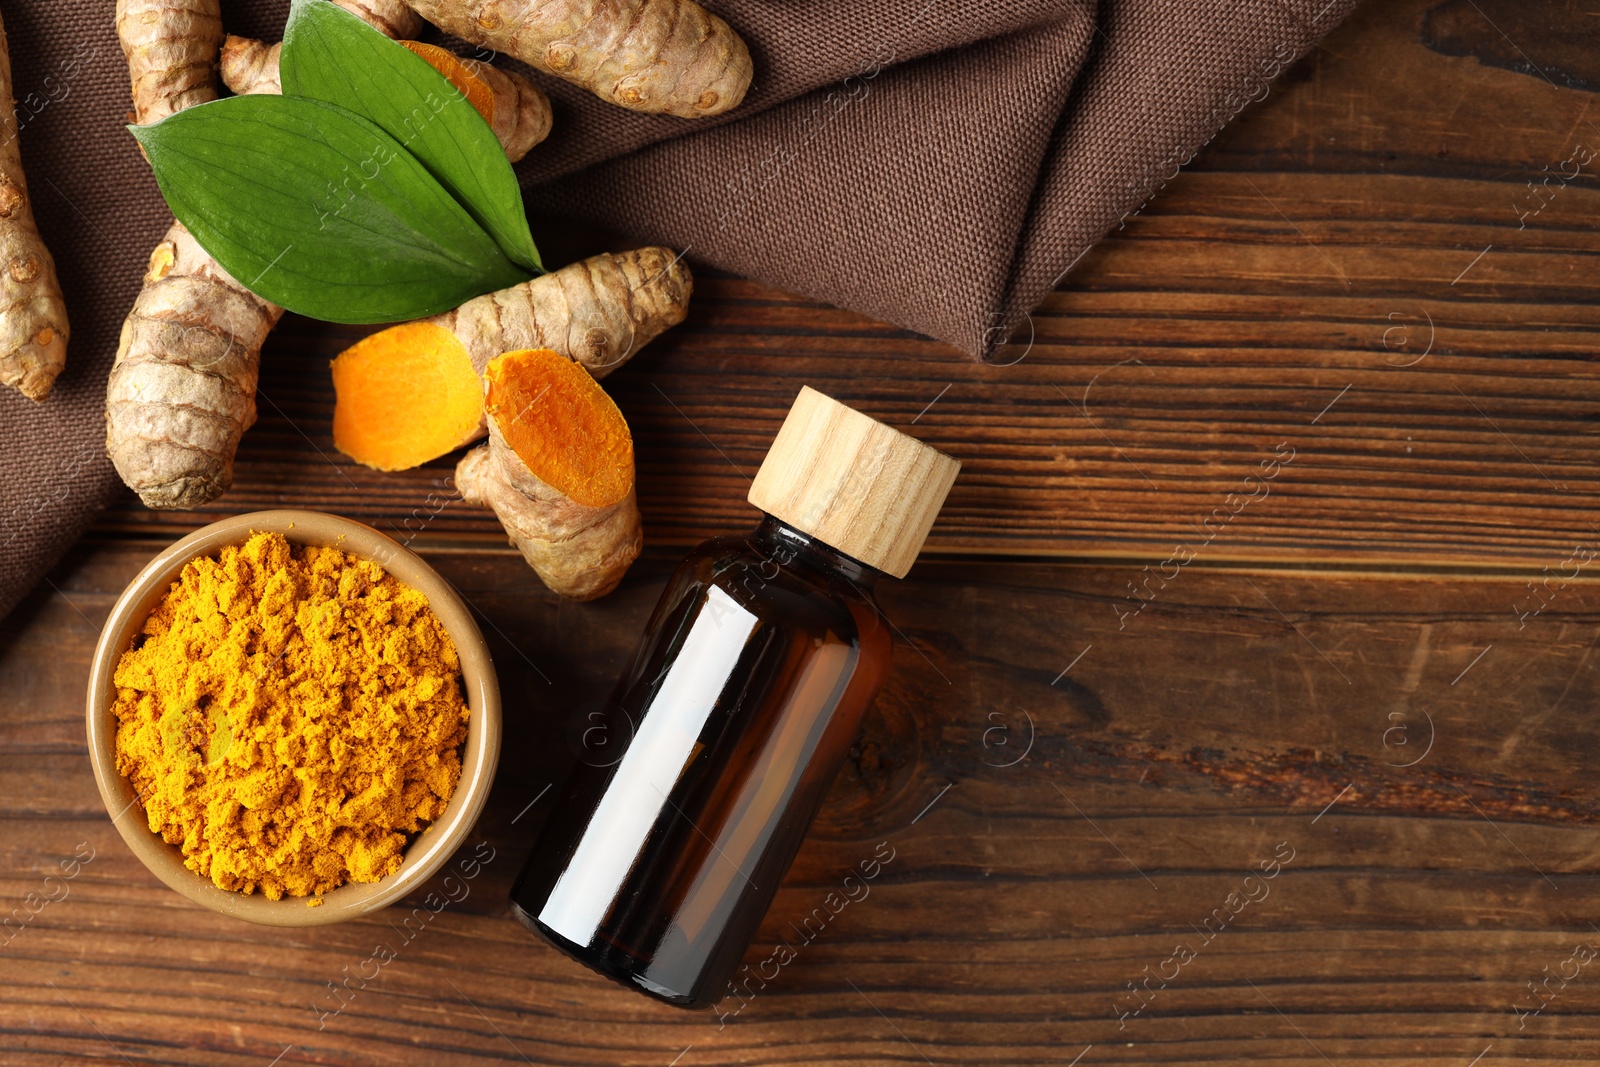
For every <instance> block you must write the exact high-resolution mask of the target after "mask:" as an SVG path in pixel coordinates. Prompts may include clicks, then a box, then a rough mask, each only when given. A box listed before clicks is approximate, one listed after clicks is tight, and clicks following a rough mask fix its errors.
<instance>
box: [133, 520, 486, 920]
mask: <svg viewBox="0 0 1600 1067" xmlns="http://www.w3.org/2000/svg"><path fill="white" fill-rule="evenodd" d="M460 672H461V664H460V660H459V659H458V657H457V654H456V649H455V645H454V643H453V642H452V641H451V640H450V637H449V635H448V634H447V633H446V632H445V630H444V627H443V626H442V625H441V624H440V622H439V620H438V618H437V617H436V616H435V615H434V614H433V612H432V610H431V609H430V608H429V607H428V602H427V599H426V598H425V597H424V596H423V595H422V594H421V593H418V592H417V591H416V590H413V589H411V588H409V587H407V586H405V585H403V584H401V583H400V582H399V581H398V580H397V579H395V578H394V577H392V576H391V575H389V574H387V573H385V572H384V570H383V568H381V567H380V566H379V565H378V564H376V563H374V562H372V561H370V560H362V559H358V558H356V557H354V556H351V555H348V554H346V553H344V552H341V551H339V550H338V549H335V548H319V547H310V546H299V545H296V546H291V545H290V544H289V542H288V541H287V540H286V539H285V538H284V537H283V535H282V534H276V533H258V534H253V535H252V536H251V537H250V539H249V540H248V541H247V542H246V543H244V544H243V545H232V546H228V547H226V548H224V549H223V550H222V552H221V553H220V555H219V556H217V557H202V558H199V559H195V560H192V561H190V562H189V563H188V564H187V565H186V566H185V567H184V568H183V571H182V573H181V574H180V575H179V577H178V580H177V581H175V582H174V583H173V584H172V587H171V589H170V590H169V591H168V593H167V595H166V597H165V598H164V599H163V600H162V601H161V602H160V604H159V605H158V606H157V607H156V609H155V610H154V611H153V612H152V613H151V614H150V616H149V618H148V619H146V620H145V623H144V626H143V628H142V632H141V633H140V635H139V637H138V638H136V639H135V641H134V646H133V647H132V648H130V649H129V650H128V651H126V652H125V653H124V654H123V656H122V659H121V661H120V662H119V663H118V665H117V669H116V673H115V675H114V680H115V684H116V686H117V699H116V702H115V704H114V705H113V711H114V713H115V715H116V717H117V721H118V726H117V739H116V760H117V770H118V771H119V772H120V773H121V774H123V775H125V776H126V777H127V778H128V779H129V780H130V781H131V782H132V784H133V786H134V788H135V789H136V790H137V791H138V794H139V795H140V796H141V797H143V798H144V807H145V813H146V816H147V818H148V821H149V825H150V829H151V830H152V831H153V832H155V833H158V834H160V835H161V836H162V837H163V838H164V839H165V840H166V841H168V842H169V843H171V844H174V845H177V846H179V848H180V849H181V850H182V852H183V856H184V863H185V865H186V866H188V867H189V869H190V870H193V871H196V872H198V873H199V874H202V875H204V876H206V877H208V878H210V879H211V881H212V882H213V883H215V884H216V885H217V886H219V887H220V888H222V889H229V890H238V891H240V892H244V893H250V892H255V891H257V890H259V891H260V892H261V893H263V894H264V895H266V896H267V897H268V898H270V899H273V900H278V899H280V898H282V897H283V896H285V895H289V896H295V897H301V896H317V895H320V894H322V893H325V892H328V891H329V890H332V889H334V888H336V887H338V886H340V885H342V884H344V883H346V882H375V881H378V880H379V879H381V878H383V877H384V876H386V875H389V874H393V873H394V872H395V871H396V870H398V869H399V867H400V862H401V858H402V856H403V853H404V851H405V848H406V845H407V843H408V842H409V840H410V839H411V835H414V834H416V833H418V832H419V831H421V830H422V829H424V828H425V826H426V825H427V824H428V823H430V822H432V821H433V820H436V819H438V818H439V817H440V816H441V815H443V813H444V810H445V805H446V804H447V803H448V802H449V800H450V796H451V794H452V793H453V792H454V791H455V788H456V784H457V782H458V780H459V779H460V776H461V754H460V749H461V746H462V744H463V742H464V741H465V740H466V730H467V719H468V713H469V709H468V708H467V705H466V701H465V699H464V698H463V695H462V686H461V681H460Z"/></svg>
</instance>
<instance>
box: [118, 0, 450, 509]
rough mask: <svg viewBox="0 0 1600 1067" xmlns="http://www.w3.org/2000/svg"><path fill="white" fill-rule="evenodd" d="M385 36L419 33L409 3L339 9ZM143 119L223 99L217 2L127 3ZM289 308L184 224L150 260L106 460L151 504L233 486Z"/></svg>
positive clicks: (121, 29) (211, 494)
mask: <svg viewBox="0 0 1600 1067" xmlns="http://www.w3.org/2000/svg"><path fill="white" fill-rule="evenodd" d="M340 2H341V5H342V6H344V7H346V8H348V9H349V10H351V11H354V12H355V13H356V14H358V15H361V16H362V17H363V18H366V19H367V20H368V21H370V22H372V23H373V24H374V25H376V26H378V28H379V29H381V30H384V31H385V32H406V33H408V34H416V33H417V32H419V31H420V29H421V22H420V20H418V19H417V17H416V15H415V13H414V12H411V11H410V10H409V9H408V8H405V7H404V6H403V5H401V4H400V3H399V0H340ZM117 34H118V37H119V38H120V40H121V42H122V50H123V53H124V54H125V55H126V56H127V57H128V66H129V70H130V71H131V73H132V79H133V95H134V116H135V121H137V122H140V123H148V122H155V121H157V120H158V119H162V118H165V117H166V116H167V115H169V114H172V113H174V112H176V111H179V110H181V109H183V108H185V107H189V106H192V105H194V104H201V103H205V102H206V101H208V100H214V99H215V98H216V96H217V84H216V64H217V57H218V53H219V52H220V46H221V43H222V21H221V19H220V17H219V16H218V10H217V0H118V3H117ZM282 315H283V309H282V308H280V307H278V306H277V305H276V304H272V303H269V302H268V301H266V300H263V299H261V298H260V297H258V296H256V295H255V294H254V293H252V292H250V291H249V290H248V289H247V288H245V286H243V285H241V284H240V283H239V282H238V281H237V280H235V279H234V278H233V277H232V276H230V275H229V274H228V272H227V271H225V270H223V269H222V267H221V265H220V264H218V263H217V262H216V261H215V260H214V259H212V258H211V257H210V256H209V255H208V254H207V253H206V252H205V250H204V249H202V248H201V247H200V245H199V243H198V242H196V241H195V239H194V238H193V237H192V236H191V235H190V234H189V231H188V230H186V229H185V228H184V227H183V226H182V225H181V224H180V223H177V222H174V223H173V224H172V228H171V229H169V230H168V231H167V234H166V237H164V238H163V239H162V241H161V243H160V244H158V245H157V246H156V248H155V251H153V252H152V253H151V254H150V265H149V269H148V271H147V272H146V274H145V279H144V288H143V289H142V290H141V291H140V293H139V296H138V299H137V300H135V301H134V305H133V310H132V311H130V312H129V313H128V318H127V320H126V321H125V322H124V323H123V324H122V338H121V341H120V343H119V344H118V346H117V357H116V362H115V363H114V365H113V366H112V368H111V376H110V378H109V379H108V380H107V382H106V454H107V455H109V456H110V457H111V462H112V464H113V465H114V466H115V467H116V469H117V473H118V474H119V475H121V476H122V480H123V481H124V482H126V483H127V485H128V487H129V488H131V489H133V490H134V491H135V492H136V493H138V494H139V499H140V500H142V501H143V502H144V504H145V506H146V507H151V508H195V507H199V506H200V505H202V504H205V503H208V502H209V501H211V500H214V499H216V498H217V497H218V496H220V495H221V494H222V493H224V492H226V491H227V489H228V487H229V486H230V485H232V484H233V456H234V452H235V451H237V450H238V447H239V438H240V437H241V436H242V435H243V434H244V431H245V430H247V429H249V428H250V426H251V425H252V424H253V423H254V422H255V419H256V403H255V392H256V378H257V375H258V373H259V369H260V358H261V345H262V342H263V341H265V340H266V337H267V334H268V333H269V332H271V330H272V327H273V326H274V325H276V324H277V321H278V319H279V318H280V317H281V316H282Z"/></svg>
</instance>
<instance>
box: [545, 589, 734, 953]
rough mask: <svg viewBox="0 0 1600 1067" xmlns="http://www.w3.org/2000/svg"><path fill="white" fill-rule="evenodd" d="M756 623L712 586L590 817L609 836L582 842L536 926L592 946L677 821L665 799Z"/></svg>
mask: <svg viewBox="0 0 1600 1067" xmlns="http://www.w3.org/2000/svg"><path fill="white" fill-rule="evenodd" d="M757 621H758V620H757V619H756V617H755V616H754V615H753V614H751V613H750V611H749V610H747V609H746V608H745V607H744V605H742V604H740V603H739V602H738V601H736V600H734V599H733V598H732V597H730V596H729V595H728V594H727V593H725V592H723V591H722V590H721V589H720V588H718V587H717V586H711V587H710V589H709V591H708V594H707V597H706V603H705V604H704V605H703V607H702V608H701V610H700V613H699V615H697V616H696V617H695V621H694V625H693V626H691V627H690V629H689V635H688V637H686V638H685V639H684V642H683V648H682V649H681V650H680V651H679V653H678V656H677V659H676V660H675V661H674V662H673V664H672V667H671V669H670V670H669V671H668V672H667V677H666V678H665V679H664V680H663V681H662V683H661V688H660V689H659V690H658V691H657V692H656V696H655V700H654V701H652V702H651V704H650V706H649V707H648V708H646V709H645V711H644V715H643V718H642V721H641V722H640V725H639V732H638V733H637V734H636V735H635V736H634V738H633V741H632V742H631V743H630V744H629V746H628V751H627V752H626V753H625V754H624V755H623V757H622V760H621V763H620V765H619V766H618V767H617V769H616V772H615V776H614V777H613V779H612V782H611V786H610V788H608V789H607V790H606V792H605V796H604V797H602V798H601V801H600V804H599V806H598V807H597V808H596V809H595V812H594V814H593V816H591V818H590V827H591V829H592V828H594V827H604V829H605V832H604V833H593V832H590V833H586V834H585V835H584V836H583V839H582V841H581V842H580V843H579V845H578V848H577V850H576V851H575V852H574V853H573V855H572V860H571V861H570V862H569V863H568V864H567V867H566V869H565V870H564V871H563V872H562V873H561V877H560V878H559V879H558V880H557V881H556V885H555V888H554V889H553V890H552V891H551V893H550V896H549V899H548V900H546V901H545V905H544V907H543V908H542V909H540V911H539V921H540V922H542V923H544V924H545V925H546V926H548V927H549V928H550V929H552V930H554V931H555V932H556V933H558V934H560V935H561V936H562V937H565V938H567V939H568V940H570V941H573V942H576V943H577V944H580V945H587V944H588V943H589V942H590V940H591V939H592V938H593V936H594V933H595V931H596V930H597V929H599V927H600V924H601V922H602V921H603V920H604V919H605V916H606V913H607V912H608V911H610V910H611V905H612V902H613V901H614V900H615V899H616V897H617V893H618V891H619V890H620V889H621V888H622V885H623V882H624V881H625V880H626V879H627V877H628V872H629V870H631V869H632V867H633V864H634V860H635V859H637V858H638V855H639V853H640V852H641V851H642V850H643V848H644V846H645V842H646V841H647V840H648V839H649V837H650V832H651V831H652V830H653V829H654V828H655V827H656V825H657V823H658V822H660V821H662V820H663V819H667V820H671V819H672V818H673V817H674V816H675V815H676V814H677V812H676V809H675V808H674V807H673V806H672V803H671V801H670V800H669V799H668V794H670V793H671V792H672V788H673V786H674V785H675V784H676V783H677V781H678V776H679V775H680V774H682V773H683V768H684V766H685V765H686V764H687V763H688V762H689V759H690V757H691V756H692V755H693V753H694V749H695V745H696V743H697V742H698V741H699V740H700V732H701V730H703V729H704V728H705V724H706V719H708V718H709V717H710V715H711V712H712V709H713V708H715V707H716V704H717V700H718V698H720V697H721V696H722V691H723V689H724V688H725V687H726V686H727V684H728V678H729V677H730V676H731V675H732V674H733V670H734V667H735V666H737V665H738V662H739V656H740V655H741V654H742V653H743V652H744V647H745V644H746V642H747V641H748V640H749V638H750V635H751V634H752V633H753V632H754V631H755V628H756V623H757Z"/></svg>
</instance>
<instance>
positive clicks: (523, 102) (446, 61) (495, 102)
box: [222, 36, 551, 163]
mask: <svg viewBox="0 0 1600 1067" xmlns="http://www.w3.org/2000/svg"><path fill="white" fill-rule="evenodd" d="M400 43H401V44H403V45H405V46H406V47H407V48H409V49H411V51H413V52H415V53H416V54H417V55H418V56H420V57H422V58H423V59H425V60H426V61H427V62H428V65H429V66H431V67H433V69H434V70H437V71H438V72H439V73H440V74H443V75H444V76H445V77H446V78H448V79H449V80H450V83H451V84H452V85H454V86H455V87H456V88H457V89H459V90H461V93H462V95H463V96H465V97H466V98H467V102H468V103H470V104H471V105H472V106H473V107H474V108H476V109H477V111H478V114H480V115H482V116H483V119H484V121H485V122H487V123H488V124H489V128H490V129H492V130H494V135H495V137H497V138H498V139H499V141H500V144H501V146H502V147H504V148H505V150H506V156H507V157H508V158H509V159H510V160H511V162H513V163H515V162H517V160H519V159H521V158H522V157H523V156H525V155H527V154H528V150H529V149H531V148H532V147H533V146H534V145H536V144H538V143H539V142H540V141H542V140H544V139H545V138H546V137H548V136H549V135H550V120H551V119H550V98H549V97H547V96H545V95H544V90H542V89H540V88H539V87H538V86H537V85H534V84H533V82H531V81H529V80H528V79H527V78H525V77H523V76H522V75H521V74H516V73H513V72H510V71H503V70H497V69H495V68H494V67H493V66H491V65H490V64H488V63H480V62H479V61H478V60H476V59H463V58H462V57H460V56H458V55H456V54H455V53H454V52H451V51H449V50H448V49H445V48H440V47H438V46H437V45H431V44H421V43H419V42H417V41H401V42H400ZM282 48H283V46H282V45H281V44H274V45H267V44H263V43H262V42H260V41H255V40H251V39H250V38H248V37H231V36H230V37H229V38H228V39H227V40H226V41H224V42H223V44H222V82H223V84H224V85H226V86H227V87H228V88H229V89H231V90H233V91H234V92H235V93H238V94H239V95H241V96H247V95H250V94H255V93H281V92H282V91H283V85H282V83H281V82H280V81H279V77H278V58H279V55H280V53H281V51H282Z"/></svg>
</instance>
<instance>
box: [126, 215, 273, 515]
mask: <svg viewBox="0 0 1600 1067" xmlns="http://www.w3.org/2000/svg"><path fill="white" fill-rule="evenodd" d="M282 314H283V309H282V308H280V307H278V306H277V305H276V304H269V303H267V302H266V301H265V300H262V299H261V298H260V297H258V296H256V295H255V294H254V293H252V292H250V291H249V290H248V289H246V288H245V287H244V286H242V285H240V284H239V283H238V282H237V281H235V280H234V279H233V277H232V276H230V275H229V274H228V272H227V271H225V270H223V269H222V267H221V266H220V265H219V264H218V263H217V261H216V260H214V259H212V258H211V257H210V256H209V255H207V254H206V251H205V249H203V248H201V247H200V245H199V243H198V242H197V241H195V239H194V238H193V237H192V236H190V234H189V231H188V230H186V229H184V227H183V224H182V223H178V222H174V223H173V224H172V229H170V230H168V231H167V236H166V239H165V240H163V241H162V242H161V243H160V244H159V245H157V246H156V249H155V251H154V252H152V253H151V254H150V269H149V271H148V273H146V274H145V278H144V288H143V289H142V290H140V292H139V297H138V299H137V300H136V301H135V302H134V305H133V311H132V312H130V313H129V315H128V318H127V321H125V322H124V323H123V324H122V340H121V342H120V343H119V344H118V346H117V359H116V362H115V364H113V366H112V368H111V377H110V379H109V380H108V381H107V383H106V454H107V455H109V456H110V457H111V462H112V465H113V466H115V467H116V468H117V473H118V474H120V475H122V480H123V481H124V482H126V483H127V484H128V487H129V488H131V489H133V490H134V491H135V492H137V493H138V494H139V499H141V500H143V501H144V503H145V506H146V507H151V508H192V507H198V506H199V505H201V504H204V503H206V502H208V501H210V500H214V499H216V497H218V496H219V495H221V494H222V493H223V492H225V491H226V490H227V488H228V486H229V485H231V484H232V483H233V454H234V452H235V450H237V449H238V447H239V437H240V435H242V434H243V433H244V431H245V430H247V429H249V428H250V426H251V425H252V424H253V423H254V422H255V421H256V376H257V373H258V370H259V367H260V353H261V343H262V342H263V341H265V340H266V339H267V334H268V333H269V332H270V331H271V330H272V327H273V326H274V325H276V324H277V322H278V319H279V317H280V316H281V315H282Z"/></svg>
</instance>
